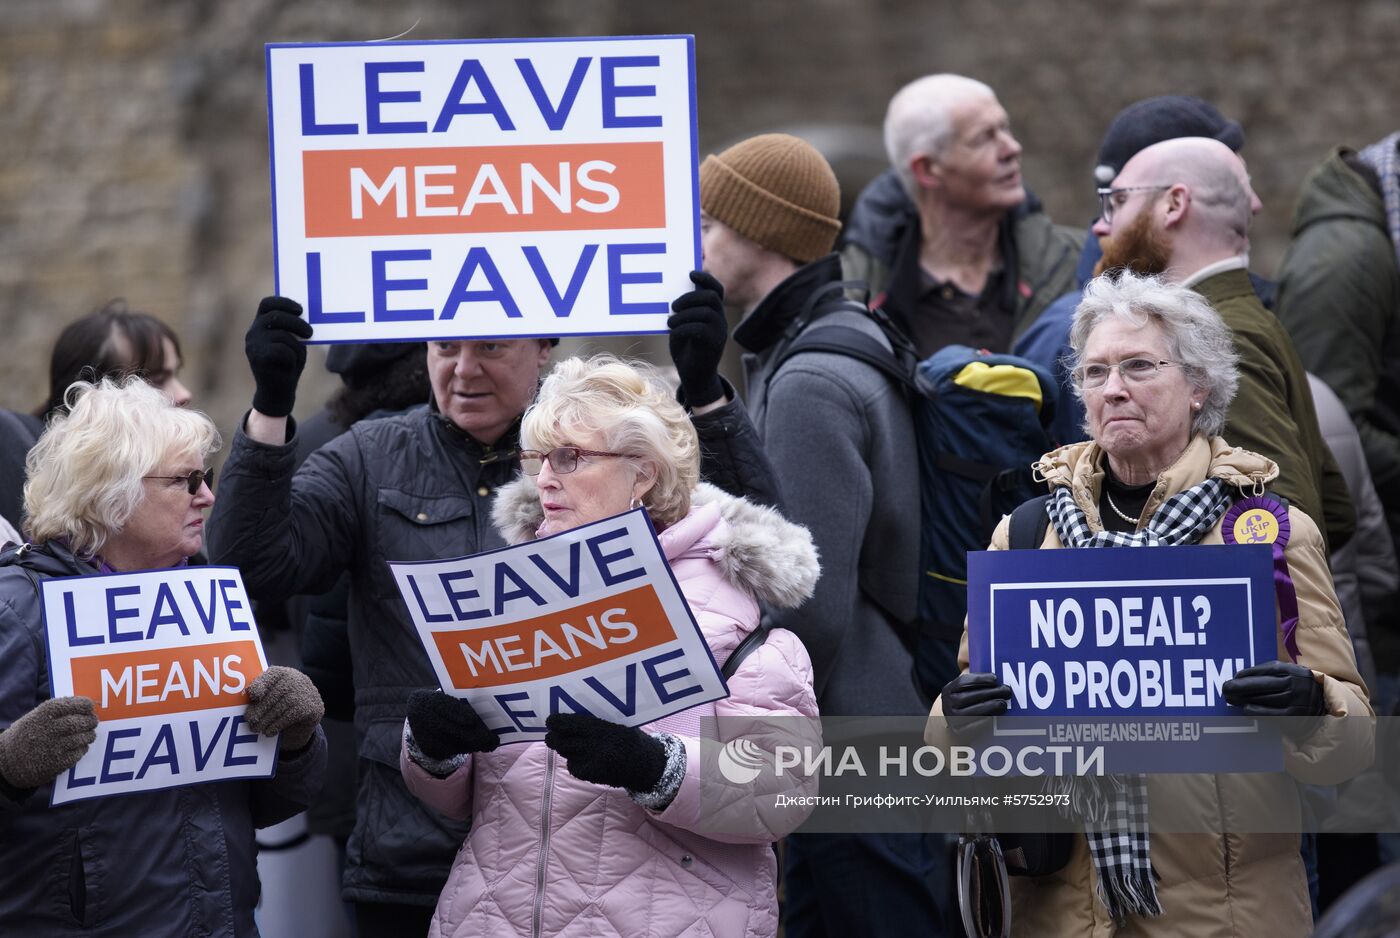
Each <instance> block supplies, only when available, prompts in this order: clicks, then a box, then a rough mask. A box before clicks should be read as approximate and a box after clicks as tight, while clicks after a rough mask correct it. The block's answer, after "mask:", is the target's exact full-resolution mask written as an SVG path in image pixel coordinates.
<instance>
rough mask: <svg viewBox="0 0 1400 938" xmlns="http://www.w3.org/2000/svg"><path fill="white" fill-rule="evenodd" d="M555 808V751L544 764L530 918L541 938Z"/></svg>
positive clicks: (537, 934)
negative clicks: (533, 900)
mask: <svg viewBox="0 0 1400 938" xmlns="http://www.w3.org/2000/svg"><path fill="white" fill-rule="evenodd" d="M553 806H554V750H552V749H551V750H550V751H549V755H548V756H547V757H546V759H545V764H544V799H543V802H542V804H541V806H540V848H539V849H540V858H539V860H538V861H537V862H536V864H535V908H534V911H533V912H532V913H531V917H530V934H531V935H533V936H534V938H540V935H541V932H540V929H541V927H542V926H543V922H544V877H545V872H546V867H548V865H549V814H550V809H551V808H552V807H553Z"/></svg>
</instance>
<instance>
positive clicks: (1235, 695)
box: [1220, 661, 1327, 740]
mask: <svg viewBox="0 0 1400 938" xmlns="http://www.w3.org/2000/svg"><path fill="white" fill-rule="evenodd" d="M1220 689H1221V691H1223V692H1224V694H1225V702H1226V703H1228V704H1230V705H1231V706H1232V707H1240V708H1242V709H1243V710H1244V715H1245V716H1247V717H1293V719H1291V720H1288V721H1287V722H1286V723H1285V724H1284V728H1283V731H1284V732H1285V733H1287V734H1288V735H1289V736H1291V737H1292V738H1293V739H1295V740H1302V739H1307V738H1308V737H1309V736H1311V735H1312V734H1313V731H1314V730H1316V729H1317V725H1318V724H1319V723H1320V722H1322V717H1323V716H1324V715H1326V713H1327V704H1326V701H1325V700H1324V699H1323V695H1322V685H1321V684H1320V683H1319V682H1318V680H1317V678H1316V677H1314V676H1313V673H1312V670H1311V669H1309V668H1305V667H1303V666H1302V665H1301V664H1292V663H1291V662H1290V663H1284V662H1282V661H1270V662H1269V663H1268V664H1257V665H1255V666H1254V667H1252V668H1245V669H1244V670H1243V671H1240V672H1238V673H1237V674H1236V675H1235V676H1234V677H1232V678H1230V680H1228V681H1226V682H1225V683H1224V685H1222V686H1221V688H1220Z"/></svg>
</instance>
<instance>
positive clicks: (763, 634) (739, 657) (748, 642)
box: [719, 620, 772, 681]
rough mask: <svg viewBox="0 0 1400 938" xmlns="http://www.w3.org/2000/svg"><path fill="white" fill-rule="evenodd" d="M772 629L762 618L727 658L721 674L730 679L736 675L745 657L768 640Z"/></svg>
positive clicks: (726, 679)
mask: <svg viewBox="0 0 1400 938" xmlns="http://www.w3.org/2000/svg"><path fill="white" fill-rule="evenodd" d="M770 631H772V626H770V625H769V624H768V622H767V621H766V620H760V621H759V623H758V625H757V626H756V627H755V628H754V630H753V631H752V632H750V633H749V634H748V635H745V636H744V640H743V641H741V642H740V643H739V644H738V645H737V646H735V648H734V650H733V651H731V652H730V653H729V657H728V658H727V659H725V662H724V665H723V666H722V667H721V668H720V669H719V673H720V675H721V676H722V677H723V678H724V679H725V681H728V680H729V679H730V678H731V677H733V676H734V672H735V671H737V670H739V665H741V664H743V663H744V659H745V658H747V657H748V656H749V655H751V654H753V653H754V652H755V651H757V650H758V647H759V646H760V645H762V644H763V643H764V642H766V641H768V633H769V632H770Z"/></svg>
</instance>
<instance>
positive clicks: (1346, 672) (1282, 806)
mask: <svg viewBox="0 0 1400 938" xmlns="http://www.w3.org/2000/svg"><path fill="white" fill-rule="evenodd" d="M1102 459H1103V452H1102V450H1100V449H1099V447H1098V445H1097V444H1095V443H1092V442H1089V443H1077V444H1074V445H1072V446H1066V447H1062V448H1060V449H1058V450H1056V451H1054V452H1053V453H1049V454H1047V455H1046V456H1045V457H1043V458H1042V459H1041V461H1040V463H1039V464H1038V465H1037V469H1038V470H1039V472H1040V473H1041V475H1043V476H1044V477H1045V479H1046V481H1047V482H1048V483H1049V484H1050V485H1051V487H1052V488H1053V487H1060V486H1069V488H1070V491H1071V492H1072V493H1073V495H1074V500H1075V502H1076V504H1078V505H1079V507H1080V508H1082V509H1083V510H1084V513H1085V516H1086V517H1087V520H1088V523H1089V526H1090V527H1091V528H1092V529H1093V530H1095V531H1098V530H1101V528H1102V523H1101V521H1100V518H1099V511H1098V502H1099V492H1100V487H1101V486H1102V484H1103V468H1102V466H1101V463H1102ZM1277 474H1278V467H1277V466H1276V465H1275V464H1274V463H1273V462H1272V461H1271V460H1268V459H1265V458H1264V457H1262V456H1259V455H1257V454H1255V453H1252V452H1249V451H1248V450H1242V449H1233V448H1231V447H1230V445H1229V444H1228V443H1226V442H1225V441H1224V440H1222V439H1220V438H1219V437H1216V438H1213V439H1210V440H1207V439H1206V438H1205V437H1203V436H1197V437H1196V438H1194V439H1193V440H1192V441H1191V443H1190V445H1188V446H1187V448H1186V449H1185V451H1183V452H1182V454H1181V456H1179V457H1178V458H1177V460H1176V462H1175V463H1174V464H1172V465H1171V466H1169V467H1168V468H1167V469H1166V470H1164V471H1163V472H1162V473H1161V475H1160V476H1159V477H1158V483H1157V487H1156V488H1155V489H1154V490H1153V492H1152V495H1151V497H1150V498H1149V499H1148V501H1147V504H1146V506H1145V507H1144V509H1143V515H1142V516H1143V518H1150V517H1151V516H1152V513H1153V512H1154V511H1156V510H1157V508H1158V507H1159V506H1160V505H1161V503H1162V502H1163V501H1165V500H1166V499H1167V498H1170V497H1171V496H1173V495H1175V494H1177V493H1178V492H1181V491H1183V490H1185V489H1187V488H1190V487H1191V486H1193V485H1197V484H1199V483H1200V482H1202V481H1204V480H1205V479H1207V478H1210V477H1220V478H1222V479H1224V480H1226V481H1227V482H1229V483H1231V484H1233V485H1239V486H1249V487H1253V485H1254V484H1255V483H1256V482H1265V483H1267V482H1269V481H1270V480H1272V479H1273V478H1274V477H1275V476H1276V475H1277ZM1289 522H1290V524H1291V525H1292V535H1291V537H1290V539H1289V542H1288V546H1287V547H1286V548H1285V550H1284V554H1285V556H1286V557H1287V559H1288V568H1289V571H1290V573H1291V574H1292V577H1293V582H1294V583H1295V584H1296V586H1297V591H1298V608H1299V616H1298V631H1297V639H1298V651H1299V658H1298V663H1299V664H1303V665H1306V666H1307V667H1309V668H1311V669H1312V670H1313V673H1314V675H1315V676H1316V677H1317V680H1318V681H1319V682H1320V683H1321V684H1322V689H1323V694H1324V697H1325V700H1326V704H1327V708H1328V712H1329V713H1330V714H1331V715H1332V716H1335V717H1343V716H1350V717H1351V718H1350V719H1336V720H1330V719H1329V720H1325V721H1324V722H1323V724H1322V726H1321V728H1319V729H1318V730H1317V731H1316V732H1315V733H1313V735H1312V736H1310V737H1309V738H1308V739H1307V740H1305V741H1304V742H1303V743H1302V744H1301V745H1297V746H1295V745H1293V744H1292V743H1290V742H1287V741H1285V743H1284V746H1285V749H1284V768H1285V770H1286V772H1287V775H1280V774H1273V775H1243V774H1241V775H1152V776H1148V804H1149V817H1150V816H1151V813H1152V812H1153V811H1154V810H1159V809H1162V808H1163V807H1165V806H1167V805H1172V806H1174V808H1175V809H1177V810H1180V809H1181V808H1182V807H1183V806H1184V807H1185V808H1186V809H1187V810H1190V811H1199V816H1200V817H1201V818H1202V819H1205V820H1204V822H1203V823H1211V824H1214V825H1217V826H1216V829H1217V830H1222V829H1223V830H1229V829H1232V821H1233V826H1234V827H1236V828H1237V827H1238V826H1239V824H1240V823H1242V822H1240V821H1239V818H1241V816H1242V815H1243V814H1251V815H1254V816H1258V814H1259V813H1260V812H1261V810H1262V812H1264V813H1265V814H1266V815H1267V816H1268V817H1269V818H1271V819H1272V820H1273V821H1274V823H1275V824H1276V825H1277V829H1278V830H1284V831H1286V830H1288V828H1289V826H1291V825H1296V824H1297V823H1298V822H1297V815H1298V797H1297V792H1296V789H1295V787H1294V784H1293V779H1296V780H1298V781H1300V782H1307V783H1313V784H1320V785H1328V784H1336V783H1337V782H1341V781H1344V780H1345V779H1348V778H1351V777H1352V776H1353V775H1356V774H1357V773H1359V772H1360V771H1362V770H1363V769H1365V768H1366V767H1367V766H1369V765H1370V764H1371V758H1372V750H1373V733H1374V727H1373V721H1371V720H1370V719H1367V717H1369V716H1371V713H1372V711H1371V707H1370V704H1369V702H1368V698H1367V691H1366V687H1365V685H1364V684H1363V682H1362V680H1361V677H1360V676H1359V675H1358V674H1357V670H1356V660H1355V658H1354V656H1353V654H1352V648H1351V641H1350V639H1349V638H1348V636H1347V632H1346V625H1345V623H1344V622H1343V620H1342V615H1341V612H1340V611H1339V609H1338V607H1337V599H1336V596H1335V595H1334V594H1333V591H1332V579H1331V575H1330V574H1329V573H1328V569H1327V560H1326V557H1325V555H1324V553H1323V549H1322V536H1321V534H1320V533H1319V532H1318V529H1317V525H1316V524H1315V523H1314V522H1313V520H1312V519H1311V518H1309V517H1308V516H1307V515H1306V514H1304V513H1302V512H1300V511H1298V510H1296V509H1290V510H1289ZM1140 524H1141V522H1140ZM1007 529H1008V524H1007V520H1006V519H1005V518H1003V519H1002V523H1001V524H1000V525H999V526H998V527H997V530H996V533H995V534H994V535H993V537H992V545H991V549H992V550H1006V549H1007V547H1008V530H1007ZM1199 543H1201V544H1221V543H1223V541H1222V539H1221V535H1220V525H1219V524H1217V525H1216V526H1215V528H1213V529H1212V530H1211V531H1210V532H1208V533H1207V534H1206V535H1205V537H1203V538H1202V539H1201V540H1200V542H1199ZM1061 546H1062V545H1061V543H1060V540H1059V538H1058V537H1057V536H1056V534H1055V529H1054V526H1053V525H1052V526H1050V528H1049V529H1048V530H1047V532H1046V535H1045V540H1044V542H1043V543H1042V544H1041V549H1047V548H1058V547H1061ZM1278 657H1279V659H1280V660H1282V661H1287V660H1288V652H1287V651H1286V650H1285V649H1284V646H1283V637H1282V635H1281V634H1280V636H1279V647H1278ZM958 661H959V664H960V665H961V667H962V669H963V670H964V671H965V670H967V666H968V656H967V632H966V629H964V632H963V640H962V647H961V649H960V650H959V653H958ZM942 712H943V708H942V700H941V699H940V700H936V701H934V705H933V712H932V714H931V716H933V717H941V715H942ZM926 737H927V739H928V742H929V743H930V744H931V745H946V744H947V743H948V742H949V740H948V738H947V736H946V732H945V730H944V729H943V724H942V721H941V720H932V719H931V720H930V724H929V730H928V732H927V733H926ZM1288 776H1292V779H1290V778H1289V777H1288ZM1215 819H1218V820H1215ZM1292 830H1293V831H1295V832H1296V831H1297V830H1298V828H1297V827H1296V826H1293V827H1292ZM1298 847H1299V838H1298V835H1297V833H1238V834H1236V833H1232V834H1227V835H1221V834H1215V833H1207V834H1182V833H1163V834H1153V835H1152V866H1153V868H1154V869H1155V870H1156V871H1157V873H1158V876H1159V877H1160V878H1159V879H1158V882H1157V895H1158V897H1159V898H1160V900H1161V903H1162V915H1161V916H1160V917H1157V918H1138V917H1130V918H1129V920H1128V921H1127V922H1126V923H1125V925H1124V927H1122V928H1121V929H1118V930H1117V931H1115V930H1114V925H1113V920H1112V919H1111V918H1110V917H1109V915H1108V912H1107V910H1106V909H1105V908H1104V906H1103V904H1102V903H1100V902H1099V901H1098V900H1097V899H1096V898H1095V890H1094V887H1095V881H1096V875H1095V873H1094V869H1093V865H1092V863H1091V862H1090V859H1089V852H1088V847H1087V844H1086V841H1085V839H1084V838H1083V837H1082V836H1077V837H1075V845H1074V852H1073V855H1072V856H1071V857H1070V860H1069V863H1068V864H1067V865H1066V866H1065V868H1064V869H1062V870H1060V871H1059V872H1057V873H1054V874H1051V875H1049V876H1044V877H1014V878H1013V879H1012V903H1013V917H1012V934H1013V935H1016V936H1023V935H1024V936H1035V938H1042V936H1055V935H1066V936H1068V935H1073V936H1075V938H1088V936H1093V938H1107V936H1109V935H1117V936H1149V935H1150V936H1169V935H1170V936H1190V938H1227V936H1240V938H1256V936H1262V938H1293V936H1300V938H1301V936H1306V935H1309V934H1311V933H1312V914H1311V909H1310V906H1309V902H1308V888H1307V882H1306V880H1305V878H1304V872H1303V864H1302V860H1301V858H1300V856H1299V852H1298Z"/></svg>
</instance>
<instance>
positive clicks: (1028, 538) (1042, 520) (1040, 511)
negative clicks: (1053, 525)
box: [1007, 495, 1050, 550]
mask: <svg viewBox="0 0 1400 938" xmlns="http://www.w3.org/2000/svg"><path fill="white" fill-rule="evenodd" d="M1049 501H1050V496H1049V495H1037V496H1036V497H1035V498H1032V499H1031V500H1029V501H1025V502H1022V503H1021V504H1019V505H1017V506H1016V510H1015V511H1013V512H1011V525H1010V529H1009V530H1008V532H1007V533H1008V534H1010V538H1009V541H1010V546H1011V549H1012V550H1035V549H1036V548H1038V547H1040V545H1041V544H1042V543H1044V541H1045V532H1046V530H1047V529H1048V528H1049V527H1050V516H1049V515H1048V514H1046V513H1045V506H1046V504H1047V503H1048V502H1049Z"/></svg>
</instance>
